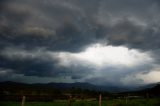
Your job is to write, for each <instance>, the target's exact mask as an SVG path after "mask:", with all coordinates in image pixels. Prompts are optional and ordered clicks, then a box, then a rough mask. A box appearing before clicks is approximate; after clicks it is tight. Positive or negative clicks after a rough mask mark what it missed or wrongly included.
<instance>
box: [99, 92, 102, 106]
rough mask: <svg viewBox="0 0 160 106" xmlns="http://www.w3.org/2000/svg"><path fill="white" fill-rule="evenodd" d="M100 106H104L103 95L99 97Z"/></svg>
mask: <svg viewBox="0 0 160 106" xmlns="http://www.w3.org/2000/svg"><path fill="white" fill-rule="evenodd" d="M99 106H102V95H101V94H100V95H99Z"/></svg>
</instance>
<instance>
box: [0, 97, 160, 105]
mask: <svg viewBox="0 0 160 106" xmlns="http://www.w3.org/2000/svg"><path fill="white" fill-rule="evenodd" d="M0 106H21V103H20V102H0ZM25 106H98V101H76V102H72V103H71V104H70V105H69V103H68V102H67V101H54V102H26V103H25ZM102 106H160V99H157V98H156V99H148V100H147V99H131V100H127V101H126V100H124V99H114V100H106V101H102Z"/></svg>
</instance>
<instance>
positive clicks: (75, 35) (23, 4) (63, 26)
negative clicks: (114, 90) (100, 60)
mask: <svg viewBox="0 0 160 106" xmlns="http://www.w3.org/2000/svg"><path fill="white" fill-rule="evenodd" d="M159 22H160V15H159V1H157V0H141V1H139V0H134V1H129V0H120V1H116V0H1V1H0V69H3V70H12V72H13V73H15V74H23V75H24V76H39V77H44V76H45V77H47V76H49V77H52V76H54V77H56V76H65V75H67V76H70V77H71V78H72V79H75V80H77V79H83V78H84V77H87V76H88V75H92V73H91V72H89V71H88V70H94V69H92V67H89V68H87V67H86V66H85V67H84V66H83V65H79V63H77V65H74V66H71V67H69V68H68V67H67V68H66V67H61V66H58V65H57V63H58V60H56V59H50V58H51V57H50V55H48V56H47V54H43V53H42V54H41V55H40V56H36V57H34V58H32V55H28V57H27V58H24V57H23V56H21V55H20V54H18V53H17V57H18V56H19V57H18V58H17V57H16V56H15V55H13V57H14V56H15V57H16V58H14V59H13V58H8V57H7V55H6V54H5V53H4V51H5V50H6V48H11V49H12V48H16V50H18V49H22V50H24V51H27V52H30V53H31V54H32V53H33V51H34V50H37V49H41V48H45V50H46V51H50V52H53V53H54V52H61V51H66V52H74V53H78V52H80V51H83V49H84V48H85V47H87V46H88V45H90V44H93V43H97V42H102V43H107V44H109V45H114V46H120V45H121V46H127V47H129V48H130V49H139V50H145V51H152V52H153V54H154V56H155V59H157V64H158V63H159V56H158V54H159V47H160V41H159V40H160V36H159V34H160V31H159V29H160V25H159ZM41 52H44V51H41ZM8 53H9V52H8ZM10 54H12V52H10ZM33 54H34V53H33ZM35 55H37V54H35ZM44 57H46V59H44ZM80 64H81V63H80ZM145 67H146V65H144V66H143V65H141V66H139V67H137V68H135V70H136V71H135V70H134V71H133V72H136V73H138V71H137V70H147V69H151V67H152V65H151V66H149V67H147V69H145ZM75 70H76V71H75ZM108 70H112V69H108ZM124 70H132V69H124ZM120 72H121V71H120ZM125 72H126V73H125V75H128V74H132V73H130V72H131V71H129V72H128V71H125ZM147 72H149V71H148V70H147ZM115 73H116V72H114V73H113V74H114V75H113V77H115V76H116V75H117V74H115ZM107 74H108V75H109V74H112V71H111V73H110V72H108V73H107ZM118 74H120V73H118ZM121 75H122V74H121ZM121 77H123V76H120V77H118V79H120V78H121ZM93 79H94V78H93ZM93 79H88V81H92V80H93ZM95 79H96V78H95ZM101 79H103V78H101ZM107 80H109V79H107ZM104 83H105V81H104ZM108 83H109V82H108Z"/></svg>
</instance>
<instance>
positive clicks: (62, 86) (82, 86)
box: [0, 81, 128, 92]
mask: <svg viewBox="0 0 160 106" xmlns="http://www.w3.org/2000/svg"><path fill="white" fill-rule="evenodd" d="M0 87H1V88H6V87H10V88H16V87H18V88H35V87H36V88H37V87H39V88H54V89H60V90H64V89H71V88H80V89H88V90H95V91H108V92H120V91H125V90H128V89H125V88H120V87H115V86H99V85H93V84H90V83H81V82H76V83H53V82H52V83H35V84H28V83H20V82H12V81H6V82H0Z"/></svg>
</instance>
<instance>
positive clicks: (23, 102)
mask: <svg viewBox="0 0 160 106" xmlns="http://www.w3.org/2000/svg"><path fill="white" fill-rule="evenodd" d="M25 100H26V97H25V96H23V97H22V106H24V104H25Z"/></svg>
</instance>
